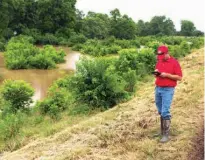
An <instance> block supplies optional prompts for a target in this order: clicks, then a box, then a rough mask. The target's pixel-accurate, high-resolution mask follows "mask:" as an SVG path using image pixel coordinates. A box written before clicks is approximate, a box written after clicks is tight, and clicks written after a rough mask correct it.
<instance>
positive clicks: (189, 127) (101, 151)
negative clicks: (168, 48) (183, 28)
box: [2, 49, 204, 160]
mask: <svg viewBox="0 0 205 160" xmlns="http://www.w3.org/2000/svg"><path fill="white" fill-rule="evenodd" d="M180 64H181V66H182V70H183V80H182V81H181V82H179V84H178V86H177V88H176V90H175V95H174V101H173V104H172V109H171V112H172V123H171V140H170V141H169V142H168V143H165V144H161V143H159V142H158V141H159V138H154V137H153V134H154V133H155V132H157V131H158V130H159V116H158V114H157V111H156V107H155V103H154V87H155V86H154V79H150V78H148V80H147V82H144V83H141V84H140V87H139V89H138V91H137V93H136V97H135V98H133V99H132V100H131V101H129V102H126V103H123V104H119V105H118V106H115V107H114V108H112V109H110V110H108V111H105V112H103V113H98V114H97V115H94V116H92V117H90V118H89V119H87V118H86V119H85V120H83V121H81V122H80V123H76V124H75V125H72V126H71V127H70V126H68V127H67V128H65V130H63V131H61V132H59V133H56V134H54V135H52V136H49V137H47V138H42V139H37V140H35V141H33V142H30V143H29V144H28V145H26V146H25V147H23V148H22V149H20V150H17V151H15V152H13V153H5V154H4V156H3V157H2V159H9V160H12V159H15V160H18V159H19V160H20V159H26V160H30V159H57V160H64V159H70V160H71V159H72V160H74V159H83V160H105V159H106V160H121V159H122V160H125V159H126V160H145V159H146V160H149V159H150V160H151V159H154V160H166V159H167V160H168V159H169V160H170V159H174V160H187V159H188V157H187V156H188V154H190V153H189V152H190V151H191V150H192V141H191V139H193V137H194V136H195V134H196V132H197V131H198V130H199V129H200V128H199V127H201V126H202V125H201V124H202V123H203V116H204V115H203V113H204V96H203V95H204V94H203V93H204V75H203V73H204V49H200V50H197V51H195V52H194V53H192V54H190V55H188V56H187V57H185V58H183V59H181V60H180ZM63 126H64V125H63Z"/></svg>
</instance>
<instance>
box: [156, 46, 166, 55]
mask: <svg viewBox="0 0 205 160" xmlns="http://www.w3.org/2000/svg"><path fill="white" fill-rule="evenodd" d="M164 53H165V54H167V53H168V47H167V46H159V47H158V48H157V54H164Z"/></svg>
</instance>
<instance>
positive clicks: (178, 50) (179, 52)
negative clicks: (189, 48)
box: [168, 45, 184, 58]
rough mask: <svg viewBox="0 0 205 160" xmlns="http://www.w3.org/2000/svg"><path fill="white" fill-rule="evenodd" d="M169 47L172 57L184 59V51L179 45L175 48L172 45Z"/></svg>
mask: <svg viewBox="0 0 205 160" xmlns="http://www.w3.org/2000/svg"><path fill="white" fill-rule="evenodd" d="M168 47H169V53H170V55H171V56H173V57H175V58H180V57H183V55H184V51H183V50H182V49H181V47H180V46H179V45H174V46H172V45H170V46H168Z"/></svg>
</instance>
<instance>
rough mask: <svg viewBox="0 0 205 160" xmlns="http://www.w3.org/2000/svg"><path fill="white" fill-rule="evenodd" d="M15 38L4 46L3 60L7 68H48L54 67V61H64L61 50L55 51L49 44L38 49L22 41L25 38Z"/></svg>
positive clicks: (63, 53) (63, 54)
mask: <svg viewBox="0 0 205 160" xmlns="http://www.w3.org/2000/svg"><path fill="white" fill-rule="evenodd" d="M17 39H18V40H16V39H15V38H14V39H12V40H11V41H9V43H8V45H7V47H6V52H5V62H6V66H7V68H9V69H28V68H37V69H50V68H55V67H56V63H62V62H64V61H65V60H64V56H65V55H66V54H65V52H64V51H63V50H60V51H56V49H55V48H54V47H53V46H49V45H46V46H44V47H43V49H39V48H37V47H35V46H34V45H33V44H31V43H29V41H24V40H25V38H21V39H20V38H19V37H18V38H17Z"/></svg>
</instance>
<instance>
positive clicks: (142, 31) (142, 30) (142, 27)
mask: <svg viewBox="0 0 205 160" xmlns="http://www.w3.org/2000/svg"><path fill="white" fill-rule="evenodd" d="M136 34H137V35H138V36H147V35H149V22H144V21H143V20H139V21H138V22H137V31H136Z"/></svg>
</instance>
